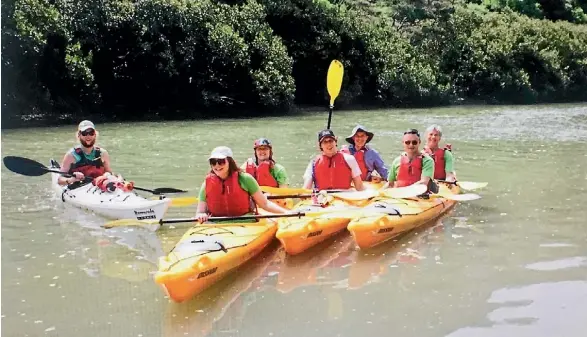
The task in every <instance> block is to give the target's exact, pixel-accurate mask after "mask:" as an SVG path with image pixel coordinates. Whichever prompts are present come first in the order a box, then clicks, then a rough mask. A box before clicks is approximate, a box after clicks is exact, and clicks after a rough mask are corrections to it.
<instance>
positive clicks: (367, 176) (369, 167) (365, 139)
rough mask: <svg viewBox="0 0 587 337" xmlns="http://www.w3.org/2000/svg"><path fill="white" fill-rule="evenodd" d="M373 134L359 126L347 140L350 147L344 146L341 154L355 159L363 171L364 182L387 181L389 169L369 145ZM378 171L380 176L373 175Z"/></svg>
mask: <svg viewBox="0 0 587 337" xmlns="http://www.w3.org/2000/svg"><path fill="white" fill-rule="evenodd" d="M373 136H374V134H373V132H369V131H368V130H367V129H366V128H365V127H364V126H362V125H357V126H355V128H354V129H353V131H352V132H351V134H350V135H349V136H348V137H347V138H345V140H346V141H347V142H348V143H349V144H350V145H343V147H342V149H341V150H340V152H342V153H348V154H350V155H352V156H354V157H355V159H356V160H357V163H358V164H359V168H360V169H361V179H362V180H363V181H373V182H376V183H377V182H380V181H381V178H382V177H384V178H383V180H386V179H387V176H388V175H389V169H388V167H387V166H386V165H385V162H384V161H383V159H382V158H381V156H380V155H379V152H377V151H376V150H375V149H373V148H371V147H370V146H369V145H367V144H368V143H369V142H370V141H371V140H372V139H373ZM373 171H377V173H378V174H379V175H373Z"/></svg>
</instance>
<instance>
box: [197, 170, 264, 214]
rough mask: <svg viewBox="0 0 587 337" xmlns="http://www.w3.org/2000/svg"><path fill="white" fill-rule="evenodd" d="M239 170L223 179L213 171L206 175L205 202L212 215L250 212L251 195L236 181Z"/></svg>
mask: <svg viewBox="0 0 587 337" xmlns="http://www.w3.org/2000/svg"><path fill="white" fill-rule="evenodd" d="M238 175H239V172H234V173H233V174H232V175H231V176H230V177H228V178H226V179H225V180H222V179H220V178H219V177H218V176H217V175H216V174H214V173H208V175H207V176H206V204H207V205H208V210H209V211H210V213H211V214H212V216H240V215H245V214H247V213H249V212H252V211H253V209H252V207H251V196H250V195H249V193H248V192H247V191H245V190H243V189H242V187H241V186H240V185H239V183H238Z"/></svg>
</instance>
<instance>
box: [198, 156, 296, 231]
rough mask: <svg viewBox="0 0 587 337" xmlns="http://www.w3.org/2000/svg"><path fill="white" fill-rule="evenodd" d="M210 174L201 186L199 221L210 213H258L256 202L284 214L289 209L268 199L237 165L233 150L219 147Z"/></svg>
mask: <svg viewBox="0 0 587 337" xmlns="http://www.w3.org/2000/svg"><path fill="white" fill-rule="evenodd" d="M208 161H209V162H210V168H211V170H210V173H208V175H206V180H205V181H204V182H203V183H202V187H201V188H200V201H199V203H198V210H197V213H196V218H197V219H198V221H199V222H200V223H203V222H206V221H207V220H208V217H210V216H241V215H245V214H249V213H254V212H255V205H257V206H259V207H261V208H263V209H264V210H266V211H268V212H271V213H276V214H283V213H287V212H288V210H286V209H285V208H282V207H280V206H278V205H276V204H274V203H273V202H271V201H269V200H267V198H266V197H265V195H263V193H262V192H261V188H260V187H259V184H258V183H257V181H256V180H255V178H253V176H251V175H250V174H248V173H246V172H242V171H241V170H240V169H239V168H238V166H237V165H236V163H235V161H234V159H233V155H232V150H231V149H230V148H228V147H226V146H219V147H217V148H215V149H214V150H212V154H211V155H210V157H209V158H208Z"/></svg>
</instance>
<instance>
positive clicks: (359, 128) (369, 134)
mask: <svg viewBox="0 0 587 337" xmlns="http://www.w3.org/2000/svg"><path fill="white" fill-rule="evenodd" d="M359 131H362V132H364V133H366V134H367V142H366V143H365V144H367V143H369V142H370V141H371V139H373V136H375V134H373V132H370V131H369V130H367V128H366V127H364V126H362V125H357V126H355V127H354V129H353V131H352V132H351V134H350V136H348V137H346V138H345V140H346V141H347V142H348V143H349V144H353V145H355V140H354V139H353V137H354V136H355V135H356V134H357V132H359Z"/></svg>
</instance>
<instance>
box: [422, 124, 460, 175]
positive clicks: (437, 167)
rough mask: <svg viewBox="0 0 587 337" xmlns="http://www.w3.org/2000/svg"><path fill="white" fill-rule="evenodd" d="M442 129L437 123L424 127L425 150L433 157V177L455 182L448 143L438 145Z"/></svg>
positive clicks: (452, 158)
mask: <svg viewBox="0 0 587 337" xmlns="http://www.w3.org/2000/svg"><path fill="white" fill-rule="evenodd" d="M441 138H442V129H441V128H440V126H438V125H432V126H430V127H428V129H426V147H424V152H426V153H427V154H428V155H429V156H430V157H432V159H434V179H438V180H446V181H449V182H455V181H456V180H457V178H456V175H455V171H454V157H453V155H452V150H451V146H450V144H446V145H445V146H444V147H442V148H441V147H440V146H439V144H440V139H441Z"/></svg>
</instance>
